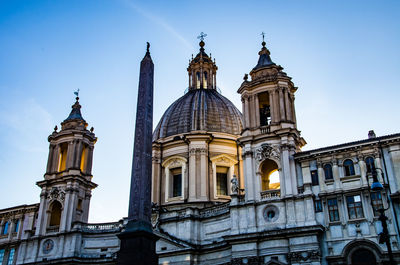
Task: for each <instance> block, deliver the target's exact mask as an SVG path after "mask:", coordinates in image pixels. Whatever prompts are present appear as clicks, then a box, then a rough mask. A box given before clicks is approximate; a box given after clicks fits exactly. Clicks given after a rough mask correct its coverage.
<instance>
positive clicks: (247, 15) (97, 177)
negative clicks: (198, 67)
mask: <svg viewBox="0 0 400 265" xmlns="http://www.w3.org/2000/svg"><path fill="white" fill-rule="evenodd" d="M399 13H400V4H398V1H368V0H364V1H307V0H303V1H298V0H297V1H277V0H268V1H207V0H204V1H130V0H115V1H111V0H109V1H106V0H98V1H94V0H93V1H89V0H88V1H73V0H69V1H28V0H27V1H15V0H13V1H8V0H1V1H0V97H1V99H2V103H1V104H0V150H1V152H0V187H1V197H0V198H1V200H0V208H6V207H11V206H15V205H19V204H25V203H26V204H29V203H35V202H38V201H39V194H40V189H39V188H38V187H36V186H35V184H34V183H35V182H36V181H38V180H41V179H42V178H43V174H44V172H45V167H46V162H47V155H48V142H47V136H48V135H49V134H50V133H51V132H52V130H53V128H54V126H55V125H56V124H58V125H59V123H60V122H61V121H63V120H64V119H65V118H66V117H67V116H68V114H69V112H70V108H71V105H72V104H73V103H74V95H73V91H74V90H76V89H77V88H79V89H80V91H81V92H80V98H81V100H80V102H81V104H82V114H83V116H84V118H85V119H86V120H87V122H88V123H89V126H93V127H94V128H95V133H96V135H97V137H98V142H97V144H96V147H95V156H94V165H93V175H94V178H93V181H94V182H96V183H98V184H99V187H98V188H97V189H95V190H94V191H93V197H92V202H91V213H90V221H91V222H103V221H117V220H119V219H120V218H121V217H123V216H126V215H127V209H128V197H129V192H128V189H129V178H130V172H131V163H132V161H131V159H132V146H133V132H134V117H135V111H136V94H137V86H138V76H139V63H140V60H141V59H142V57H143V56H144V53H145V49H146V41H149V42H150V43H151V55H152V58H153V61H154V63H155V99H154V126H155V125H156V124H157V122H158V120H159V119H160V117H161V116H162V114H163V112H164V111H165V110H166V108H167V107H168V106H169V105H170V104H171V103H172V102H173V101H174V100H176V99H177V98H179V97H180V96H182V95H183V92H184V90H185V89H186V87H187V86H188V84H187V79H188V78H187V71H186V68H187V66H188V60H189V58H190V57H191V54H196V53H197V52H198V40H197V38H196V37H197V36H198V35H199V33H200V32H201V31H204V32H205V33H207V34H208V36H207V38H206V40H205V42H206V46H205V48H206V52H208V53H210V52H211V53H212V56H213V57H215V58H216V63H217V65H218V67H219V70H218V73H217V84H218V86H219V87H220V89H221V91H222V94H223V95H225V96H226V97H228V98H229V99H230V100H231V101H232V102H234V103H235V104H236V106H237V107H238V108H239V109H240V110H241V103H240V96H239V95H238V94H237V93H236V90H237V89H238V88H239V86H240V84H241V82H242V81H243V80H242V78H243V75H244V74H245V73H248V72H250V70H251V69H252V67H254V66H255V65H256V63H257V59H258V54H257V53H258V51H259V50H260V48H261V36H260V33H261V32H262V31H264V32H266V41H267V46H268V48H269V49H270V51H271V57H272V60H273V61H274V62H276V63H277V64H280V65H282V66H283V67H284V68H285V71H286V72H287V73H288V75H289V76H291V77H292V78H293V82H294V83H295V85H296V86H298V87H299V89H298V91H297V93H296V113H297V120H298V128H299V130H301V131H302V136H303V137H304V138H305V139H306V141H307V142H308V144H307V146H306V147H305V148H304V150H306V149H311V148H318V147H322V146H328V145H333V144H339V143H344V142H349V141H354V140H360V139H364V138H366V137H367V133H368V130H370V129H374V130H375V132H376V134H377V135H378V136H379V135H385V134H391V133H396V132H399V131H400V130H399V124H400V117H399V115H398V114H399V110H400V106H399V105H400V104H399V96H400V95H399V94H400V92H399V89H398V87H399V86H398V84H399V81H400V80H399V79H400V52H399V49H398V47H400V20H399V19H398V14H399Z"/></svg>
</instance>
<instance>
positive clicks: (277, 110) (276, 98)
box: [273, 89, 280, 123]
mask: <svg viewBox="0 0 400 265" xmlns="http://www.w3.org/2000/svg"><path fill="white" fill-rule="evenodd" d="M273 99H274V113H275V115H274V116H275V118H274V122H275V123H278V122H279V120H280V107H279V92H278V89H275V90H274V91H273Z"/></svg>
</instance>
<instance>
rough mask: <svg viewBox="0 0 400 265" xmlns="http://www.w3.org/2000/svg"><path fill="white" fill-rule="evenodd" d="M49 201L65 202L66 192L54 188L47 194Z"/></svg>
mask: <svg viewBox="0 0 400 265" xmlns="http://www.w3.org/2000/svg"><path fill="white" fill-rule="evenodd" d="M47 199H50V200H52V201H53V200H57V201H61V202H63V201H64V199H65V191H64V190H63V189H61V188H57V187H53V188H52V189H51V191H50V192H49V193H48V194H47Z"/></svg>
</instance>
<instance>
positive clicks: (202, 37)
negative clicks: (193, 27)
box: [197, 31, 207, 41]
mask: <svg viewBox="0 0 400 265" xmlns="http://www.w3.org/2000/svg"><path fill="white" fill-rule="evenodd" d="M205 37H207V34H205V33H204V32H203V31H202V32H200V35H199V36H197V38H198V39H199V40H201V41H204V38H205Z"/></svg>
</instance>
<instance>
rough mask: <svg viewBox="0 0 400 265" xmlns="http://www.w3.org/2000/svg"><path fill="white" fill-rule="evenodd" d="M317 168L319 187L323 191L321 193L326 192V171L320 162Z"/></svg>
mask: <svg viewBox="0 0 400 265" xmlns="http://www.w3.org/2000/svg"><path fill="white" fill-rule="evenodd" d="M317 166H318V180H319V187H320V189H321V192H324V191H325V190H326V185H325V178H324V170H323V168H322V163H321V162H319V163H318V164H317Z"/></svg>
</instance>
